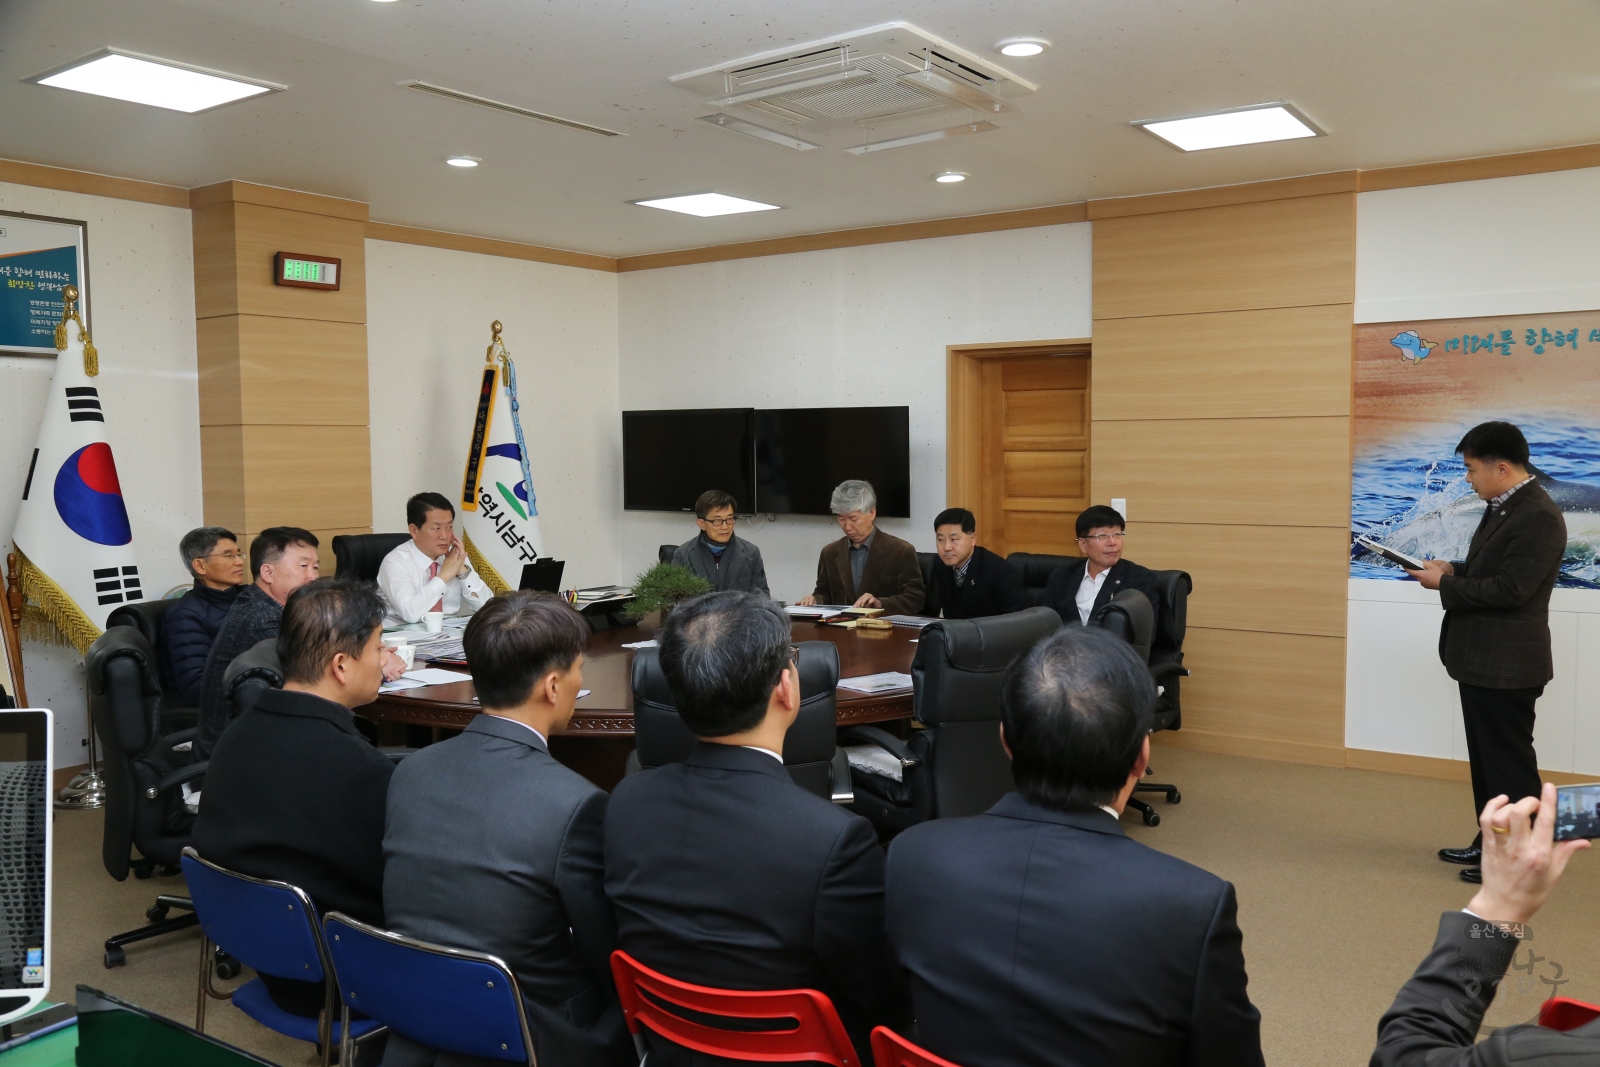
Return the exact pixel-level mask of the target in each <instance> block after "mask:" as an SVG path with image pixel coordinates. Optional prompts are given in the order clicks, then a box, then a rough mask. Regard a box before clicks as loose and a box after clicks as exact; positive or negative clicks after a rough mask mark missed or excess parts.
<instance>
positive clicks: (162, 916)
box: [144, 904, 167, 923]
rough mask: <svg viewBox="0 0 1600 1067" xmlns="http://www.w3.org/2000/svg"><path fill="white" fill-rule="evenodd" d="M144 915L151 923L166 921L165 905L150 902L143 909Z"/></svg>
mask: <svg viewBox="0 0 1600 1067" xmlns="http://www.w3.org/2000/svg"><path fill="white" fill-rule="evenodd" d="M144 917H145V918H146V919H149V920H150V921H151V922H153V923H159V922H166V921H167V907H166V905H165V904H152V905H150V906H149V907H148V908H146V909H144Z"/></svg>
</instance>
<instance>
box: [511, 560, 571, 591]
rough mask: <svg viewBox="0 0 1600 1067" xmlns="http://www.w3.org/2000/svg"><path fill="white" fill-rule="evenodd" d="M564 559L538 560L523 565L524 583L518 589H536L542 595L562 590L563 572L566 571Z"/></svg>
mask: <svg viewBox="0 0 1600 1067" xmlns="http://www.w3.org/2000/svg"><path fill="white" fill-rule="evenodd" d="M566 568H567V561H566V560H564V559H549V558H546V559H538V560H534V561H533V562H532V563H525V564H523V565H522V582H521V583H520V584H519V585H518V586H517V588H518V589H536V590H538V591H539V592H541V593H556V592H560V590H561V572H562V571H564V570H566Z"/></svg>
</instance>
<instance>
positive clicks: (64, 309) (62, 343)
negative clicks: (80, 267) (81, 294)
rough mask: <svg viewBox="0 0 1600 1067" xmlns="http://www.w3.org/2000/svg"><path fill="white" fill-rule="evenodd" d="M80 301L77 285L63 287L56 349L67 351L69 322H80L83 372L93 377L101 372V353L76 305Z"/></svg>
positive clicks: (79, 333) (79, 335) (79, 336)
mask: <svg viewBox="0 0 1600 1067" xmlns="http://www.w3.org/2000/svg"><path fill="white" fill-rule="evenodd" d="M77 302H78V287H77V286H76V285H63V286H62V287H61V321H60V322H58V323H56V351H57V352H65V351H66V349H67V323H69V322H76V323H77V324H78V340H80V341H82V342H83V373H85V374H87V375H88V376H89V377H91V378H93V377H95V376H96V375H98V374H99V373H100V353H98V352H96V351H95V348H94V342H93V341H91V340H89V330H88V328H87V327H85V326H84V324H83V318H82V317H81V316H80V315H79V314H78V309H77V308H76V307H74V306H73V305H75V304H76V303H77Z"/></svg>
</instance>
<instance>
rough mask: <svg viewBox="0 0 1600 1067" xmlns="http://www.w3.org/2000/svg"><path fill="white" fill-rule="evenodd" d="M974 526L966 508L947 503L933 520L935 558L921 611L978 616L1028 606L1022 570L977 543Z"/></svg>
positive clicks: (975, 524) (952, 616) (967, 616)
mask: <svg viewBox="0 0 1600 1067" xmlns="http://www.w3.org/2000/svg"><path fill="white" fill-rule="evenodd" d="M977 530H978V520H977V519H976V518H975V517H974V516H973V514H972V512H970V511H968V510H967V509H966V508H946V509H945V510H943V511H941V512H939V515H938V517H937V518H935V519H934V520H933V535H934V538H935V544H936V545H937V547H938V549H939V562H937V563H935V564H934V565H933V583H932V584H931V585H930V586H929V587H928V601H927V603H926V604H924V605H923V607H922V610H923V613H924V614H927V615H932V616H934V617H935V618H938V617H939V616H940V615H941V614H942V615H943V617H944V618H946V619H977V618H982V617H983V616H985V615H1007V614H1010V613H1011V612H1013V611H1021V610H1022V609H1023V608H1025V607H1027V606H1028V598H1027V596H1026V595H1025V594H1024V593H1023V591H1022V572H1020V571H1018V570H1017V569H1016V568H1015V567H1013V566H1012V565H1011V564H1009V563H1007V562H1006V561H1005V560H1004V559H1001V558H1000V557H999V556H997V555H995V554H994V553H993V552H990V551H989V550H988V549H987V548H984V547H983V546H982V545H980V544H978V537H977Z"/></svg>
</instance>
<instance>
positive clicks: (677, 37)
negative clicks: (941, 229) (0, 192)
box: [0, 0, 1600, 256]
mask: <svg viewBox="0 0 1600 1067" xmlns="http://www.w3.org/2000/svg"><path fill="white" fill-rule="evenodd" d="M897 19H904V20H906V21H909V22H911V23H914V24H916V25H917V26H919V27H921V28H922V29H924V30H926V31H928V32H930V33H933V34H935V35H937V36H939V37H943V38H945V39H946V40H949V41H952V42H954V43H955V44H957V45H959V46H962V47H964V48H966V49H968V50H970V51H972V52H975V53H978V54H979V55H983V56H986V57H988V58H990V59H992V60H994V61H996V62H998V63H1000V64H1001V65H1003V66H1005V67H1007V68H1009V69H1012V70H1015V71H1016V72H1017V73H1018V74H1019V75H1021V76H1023V77H1025V78H1028V79H1031V80H1032V81H1035V82H1037V83H1038V84H1039V85H1040V89H1039V91H1038V92H1036V93H1031V94H1028V95H1026V96H1024V97H1021V98H1019V99H1018V100H1017V101H1016V103H1017V104H1018V107H1019V110H1018V111H1017V112H1015V113H1012V114H1008V115H1003V116H998V117H996V118H995V121H996V122H997V123H998V124H999V125H1000V126H1002V127H1003V128H1002V129H1000V130H998V131H995V132H992V133H985V134H981V135H977V136H968V137H959V138H953V139H949V140H945V141H941V142H934V143H930V144H921V145H915V146H912V147H907V148H901V149H895V150H893V151H886V152H881V153H874V154H870V155H864V156H854V155H849V154H846V153H844V152H842V151H838V150H837V149H834V148H826V149H819V150H816V151H809V152H795V151H791V150H789V149H786V148H783V147H779V146H776V145H772V144H767V143H765V142H762V141H758V140H754V139H752V138H748V137H743V136H739V135H736V134H731V133H728V132H726V131H722V130H717V129H713V128H711V127H710V126H708V125H707V124H705V123H699V122H695V121H694V119H695V118H696V117H697V116H700V115H704V114H707V113H708V112H709V111H711V110H712V109H710V108H707V107H705V106H704V105H703V104H702V103H701V99H700V98H699V97H698V96H697V95H695V94H693V93H690V92H688V91H686V90H684V89H682V88H678V87H676V86H674V85H672V84H670V83H669V82H668V80H667V79H668V78H669V77H671V76H673V75H675V74H681V73H684V72H687V71H691V70H695V69H698V68H702V67H708V66H714V65H717V64H721V63H724V62H727V61H730V60H735V59H738V58H740V57H743V56H747V55H752V54H755V53H758V52H764V51H768V50H771V49H774V48H780V47H785V46H788V45H790V44H802V43H805V42H809V41H819V40H826V39H827V38H829V37H834V36H839V35H843V34H846V33H849V32H851V31H854V30H858V29H861V28H863V27H866V26H870V25H874V24H877V23H884V22H890V21H894V20H897ZM1030 34H1038V35H1042V36H1045V37H1047V38H1049V39H1051V40H1052V41H1053V42H1054V44H1055V47H1054V48H1052V49H1051V50H1050V51H1048V52H1046V53H1045V54H1044V55H1042V56H1038V57H1034V58H1030V59H1010V58H1004V57H1001V56H999V55H997V54H996V53H995V52H994V51H993V45H994V43H995V42H996V41H998V40H1000V39H1001V38H1005V37H1011V36H1017V35H1030ZM1597 39H1600V3H1597V2H1596V0H1542V2H1528V0H1522V2H1517V0H1407V2H1404V3H1396V2H1394V0H1341V2H1337V3H1316V2H1308V0H1142V2H1138V0H1094V2H1085V0H973V2H968V3H960V4H958V3H952V2H949V0H907V2H905V3H902V4H890V3H884V2H882V0H850V2H841V0H799V2H795V0H789V2H777V0H721V2H718V3H707V2H705V0H643V2H640V0H587V2H583V3H577V2H571V0H568V2H561V0H400V2H398V3H386V4H380V3H373V2H372V0H276V2H269V0H0V156H3V157H6V158H10V159H20V160H26V161H29V162H35V163H45V164H50V165H54V166H61V167H72V168H77V169H81V170H90V171H98V172H102V173H107V174H116V175H121V176H125V177H131V178H141V179H145V180H148V181H156V182H164V183H167V184H172V185H180V186H189V187H193V186H198V185H206V184H209V183H211V182H216V181H222V180H224V179H228V178H236V179H240V180H243V181H250V182H259V183H263V184H267V185H277V186H284V187H288V188H293V189H303V190H307V191H310V192H317V193H325V194H329V195H334V196H342V197H349V198H352V199H356V200H364V201H367V202H368V203H370V204H371V206H372V217H373V218H374V219H377V220H380V221H383V222H394V223H401V224H406V225H412V226H424V227H429V228H434V229H441V230H451V231H456V232H461V233H470V234H479V235H483V236H489V237H499V238H504V239H508V240H514V241H525V242H531V243H535V244H543V245H551V246H555V247H559V248H570V249H577V250H581V251H586V252H595V253H600V254H604V255H613V256H618V255H635V254H640V253H646V252H656V251H663V250H667V249H677V248H688V247H695V246H700V245H710V244H722V243H726V242H732V241H747V240H756V239H760V238H766V237H777V236H784V235H788V234H797V233H810V232H815V231H820V230H836V229H844V228H849V227H856V226H870V225H877V224H883V223H893V222H907V221H914V220H918V219H929V218H942V217H947V216H952V215H969V214H978V213H983V212H990V211H1003V210H1008V209H1013V208H1024V207H1035V206H1041V205H1046V204H1058V203H1064V202H1069V201H1076V200H1084V199H1091V198H1097V197H1107V196H1124V195H1130V194H1137V193H1146V192H1157V191H1162V190H1171V189H1185V188H1195V187H1199V186H1208V185H1221V184H1228V183H1232V182H1240V181H1251V180H1258V179H1263V178H1273V177H1282V176H1288V175H1295V174H1309V173H1316V172H1319V171H1329V170H1342V169H1348V168H1356V167H1360V168H1372V167H1384V166H1394V165H1399V164H1406V163H1420V162H1431V161H1436V160H1443V159H1455V158H1463V157H1470V156H1481V155H1492V154H1498V153H1504V152H1515V151H1523V150H1527V149H1535V148H1547V147H1554V146H1558V145H1568V144H1582V143H1588V142H1594V141H1600V51H1597V50H1596V49H1595V47H1594V42H1595V41H1596V40H1597ZM108 45H109V46H114V47H117V48H121V49H127V50H130V51H134V52H142V53H146V54H150V55H155V56H161V57H164V58H169V59H174V60H179V61H182V62H186V63H191V64H195V65H198V66H204V67H210V68H214V69H218V70H224V71H229V72H232V73H237V74H241V75H245V76H248V77H251V78H258V79H263V80H266V81H272V82H279V83H283V84H286V85H287V86H288V87H289V88H288V91H287V92H283V93H273V94H270V95H268V96H265V97H261V98H256V99H252V100H246V101H243V102H241V103H237V104H232V105H229V106H227V107H223V108H220V109H218V110H215V111H211V112H208V113H204V114H198V115H184V114H180V113H177V112H168V111H162V110H159V109H155V108H150V107H142V106H139V105H136V104H127V103H122V102H119V101H114V100H106V99H101V98H97V97H90V96H84V95H81V94H77V93H71V92H65V91H62V90H56V89H47V88H43V87H41V86H38V85H33V84H27V83H25V82H24V81H23V80H22V79H24V78H27V77H30V76H32V75H35V74H38V73H40V72H42V71H45V70H48V69H49V68H52V67H55V66H58V65H60V64H62V63H65V62H67V61H70V60H72V59H75V58H77V57H78V56H81V55H85V54H88V53H90V52H93V51H96V50H97V49H100V48H102V47H105V46H108ZM412 79H420V80H423V81H427V82H432V83H435V84H439V85H444V86H448V87H450V88H453V89H459V90H463V91H466V92H470V93H474V94H477V95H481V96H487V97H491V98H494V99H497V100H502V101H505V102H507V103H511V104H516V105H519V106H522V107H527V108H531V109H533V110H537V111H543V112H548V113H553V114H556V115H560V116H564V117H567V118H571V119H575V120H578V121H580V122H586V123H592V124H594V125H597V126H602V127H606V128H609V129H613V130H618V131H620V132H622V133H624V134H626V136H623V137H611V138H605V137H599V136H595V135H593V134H587V133H581V132H577V131H573V130H568V129H563V128H560V127H556V126H551V125H548V124H545V123H540V122H536V121H533V120H530V119H525V118H519V117H516V116H512V115H504V114H499V113H496V112H491V111H487V110H483V109H480V108H475V107H471V106H468V105H465V104H459V103H455V102H452V101H448V100H439V99H434V98H431V97H428V96H426V95H424V94H421V93H417V92H414V91H411V90H406V89H402V88H400V87H399V84H398V83H399V82H401V81H408V80H412ZM1269 100H1288V101H1291V102H1293V103H1294V104H1295V105H1296V106H1297V107H1299V108H1300V109H1301V110H1302V111H1304V112H1305V113H1306V114H1307V115H1308V116H1309V117H1311V118H1312V119H1313V121H1315V122H1316V123H1318V124H1319V125H1320V126H1321V127H1322V128H1323V129H1324V130H1326V131H1328V134H1329V136H1327V137H1322V138H1316V139H1314V140H1303V141H1290V142H1284V143H1279V144H1273V145H1257V146H1249V147H1243V148H1228V149H1218V150H1214V151H1211V152H1202V153H1195V154H1192V155H1185V154H1183V153H1180V152H1177V151H1176V150H1174V149H1172V148H1170V147H1168V146H1166V145H1164V144H1162V143H1161V142H1159V141H1157V140H1156V139H1155V138H1153V137H1151V136H1150V135H1149V134H1146V133H1144V132H1142V131H1140V130H1136V129H1133V128H1131V127H1130V126H1129V125H1128V122H1129V121H1130V120H1133V119H1148V118H1161V117H1170V116H1177V115H1186V114H1192V113H1195V112H1201V111H1208V110H1212V109H1217V108H1225V107H1234V106H1239V105H1244V104H1254V103H1261V102H1264V101H1269ZM455 154H465V155H473V156H479V157H481V158H482V159H483V161H484V162H483V165H482V166H481V167H478V168H477V169H476V170H470V171H462V170H457V169H455V168H451V167H447V166H445V164H444V158H445V157H446V156H447V155H455ZM944 170H961V171H966V172H968V173H970V174H971V175H972V177H971V179H970V180H969V181H967V182H964V183H962V184H960V185H950V186H947V185H940V184H936V183H935V182H933V181H932V180H931V179H932V176H933V175H934V174H935V173H937V172H939V171H944ZM708 190H716V191H718V192H724V193H729V194H732V195H736V196H742V197H748V198H751V199H756V200H763V201H766V202H768V203H775V204H779V205H782V206H783V208H784V209H785V210H782V211H770V212H762V213H758V214H754V215H745V216H730V217H723V218H712V219H696V218H691V217H688V216H680V215H674V214H670V213H667V212H661V211H654V210H651V209H648V208H640V207H634V206H632V205H630V204H629V203H628V201H630V200H636V199H641V198H645V197H659V196H668V195H673V194H678V193H688V192H702V191H708ZM1501 252H1502V253H1505V250H1501ZM1486 254H1490V253H1489V252H1488V251H1487V250H1486ZM1506 254H1509V253H1506Z"/></svg>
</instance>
